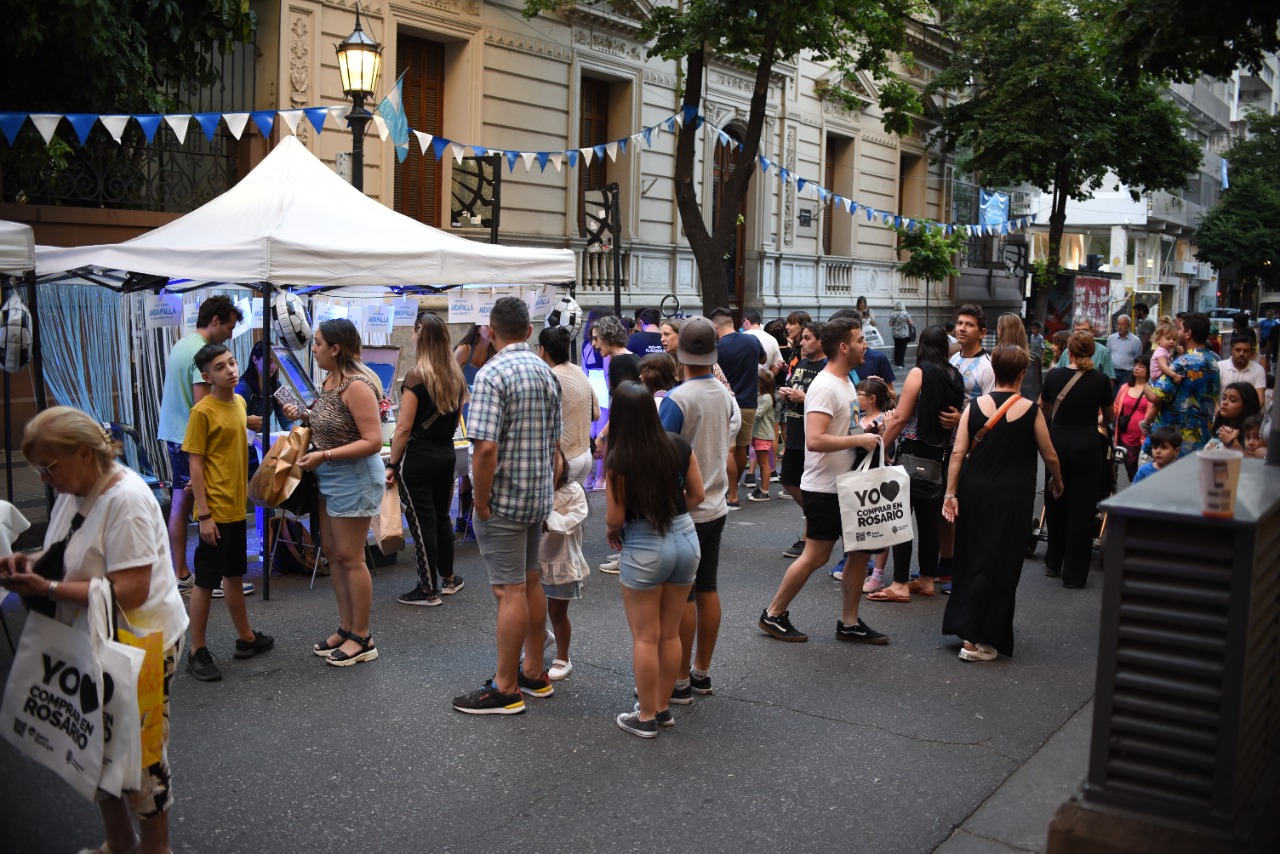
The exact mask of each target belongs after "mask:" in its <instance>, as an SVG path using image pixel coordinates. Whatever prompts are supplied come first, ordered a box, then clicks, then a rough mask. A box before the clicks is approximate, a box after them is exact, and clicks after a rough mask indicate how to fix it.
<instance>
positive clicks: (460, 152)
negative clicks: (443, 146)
mask: <svg viewBox="0 0 1280 854" xmlns="http://www.w3.org/2000/svg"><path fill="white" fill-rule="evenodd" d="M449 153H450V154H452V155H453V159H454V160H455V161H456V162H458V163H459V164H460V163H462V158H463V157H465V156H466V155H467V147H466V146H465V145H463V144H462V143H460V142H451V143H449Z"/></svg>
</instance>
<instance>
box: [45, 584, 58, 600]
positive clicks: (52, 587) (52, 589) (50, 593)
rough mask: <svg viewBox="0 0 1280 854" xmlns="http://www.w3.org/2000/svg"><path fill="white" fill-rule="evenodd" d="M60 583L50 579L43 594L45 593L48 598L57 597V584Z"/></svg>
mask: <svg viewBox="0 0 1280 854" xmlns="http://www.w3.org/2000/svg"><path fill="white" fill-rule="evenodd" d="M60 583H61V582H58V581H50V582H49V587H48V589H46V590H45V591H44V595H45V596H47V597H49V598H50V599H57V598H58V596H57V594H58V585H59V584H60Z"/></svg>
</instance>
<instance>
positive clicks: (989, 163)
mask: <svg viewBox="0 0 1280 854" xmlns="http://www.w3.org/2000/svg"><path fill="white" fill-rule="evenodd" d="M946 8H947V14H946V16H945V18H944V20H945V22H946V30H947V32H948V34H949V35H950V36H951V38H952V39H953V40H954V41H955V42H956V44H957V48H956V50H955V52H954V54H953V55H952V60H951V63H950V65H949V66H948V67H947V69H946V70H945V71H944V72H943V73H942V74H941V75H939V76H938V77H936V78H935V79H934V80H933V81H931V83H930V91H932V92H956V93H959V94H960V96H961V98H960V100H957V101H954V102H952V103H950V104H948V105H946V106H945V107H944V108H943V109H942V115H941V128H940V130H939V133H938V135H937V137H936V140H937V143H938V145H939V147H940V148H941V150H942V151H943V152H958V153H959V155H960V165H961V167H962V168H965V169H967V170H968V171H970V172H972V173H973V174H974V176H975V177H976V178H977V180H978V182H979V183H983V184H987V185H1010V184H1021V183H1027V184H1031V185H1032V186H1035V187H1038V188H1039V189H1040V190H1041V191H1042V192H1045V193H1052V197H1051V198H1052V203H1051V206H1050V211H1049V223H1048V224H1049V241H1048V242H1049V253H1048V254H1049V257H1048V259H1047V260H1048V263H1049V270H1048V273H1049V275H1048V276H1047V280H1048V281H1053V280H1054V279H1055V278H1056V276H1057V270H1058V266H1059V253H1060V250H1061V245H1062V234H1063V231H1064V228H1065V225H1066V219H1067V200H1068V199H1077V200H1085V199H1089V198H1091V197H1092V195H1093V193H1094V191H1096V190H1098V189H1100V188H1101V187H1102V186H1103V185H1104V183H1106V182H1107V181H1108V180H1110V181H1113V182H1115V183H1116V184H1117V185H1124V186H1127V187H1128V188H1129V191H1130V193H1131V194H1132V195H1133V196H1134V198H1135V199H1136V198H1138V197H1139V192H1140V191H1151V190H1164V189H1171V188H1180V187H1184V186H1186V184H1187V178H1188V176H1189V175H1190V174H1191V173H1192V172H1194V171H1195V170H1196V169H1197V168H1198V167H1199V164H1200V150H1199V148H1198V147H1197V146H1196V144H1195V143H1193V142H1192V141H1190V140H1188V139H1187V138H1186V136H1185V132H1184V129H1185V123H1186V118H1185V117H1184V116H1183V114H1182V113H1181V112H1180V111H1179V110H1178V108H1177V107H1176V106H1175V105H1174V104H1173V103H1172V102H1170V101H1169V100H1168V99H1166V98H1165V97H1164V93H1163V89H1162V87H1161V86H1159V85H1157V84H1156V83H1155V82H1153V81H1150V80H1148V79H1145V78H1143V79H1140V80H1138V81H1136V82H1134V81H1132V80H1129V79H1126V78H1125V77H1124V76H1123V75H1122V74H1121V73H1120V71H1119V70H1118V69H1117V68H1115V67H1112V66H1110V65H1108V64H1107V63H1106V61H1105V59H1104V56H1103V54H1102V53H1101V52H1099V51H1097V50H1094V49H1093V48H1092V47H1091V45H1094V44H1096V43H1097V42H1098V41H1099V40H1100V38H1101V36H1102V35H1103V34H1102V32H1101V31H1100V29H1099V25H1098V23H1097V22H1096V21H1095V20H1093V19H1091V18H1089V17H1087V16H1081V15H1080V14H1078V11H1077V9H1076V7H1075V5H1073V4H1071V3H1069V2H1067V0H952V2H949V3H948V4H947V7H946ZM1047 300H1048V292H1047V290H1045V289H1038V290H1037V291H1036V293H1035V295H1034V305H1033V307H1032V314H1031V316H1032V317H1040V316H1042V315H1043V314H1044V311H1045V308H1046V304H1047Z"/></svg>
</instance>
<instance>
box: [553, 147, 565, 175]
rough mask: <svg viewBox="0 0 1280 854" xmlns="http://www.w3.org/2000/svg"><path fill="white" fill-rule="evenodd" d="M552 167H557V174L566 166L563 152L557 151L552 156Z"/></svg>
mask: <svg viewBox="0 0 1280 854" xmlns="http://www.w3.org/2000/svg"><path fill="white" fill-rule="evenodd" d="M551 165H552V166H554V167H556V171H557V172H559V171H560V169H561V167H563V166H564V152H563V151H557V152H556V153H555V154H553V155H551Z"/></svg>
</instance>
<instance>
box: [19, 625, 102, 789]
mask: <svg viewBox="0 0 1280 854" xmlns="http://www.w3.org/2000/svg"><path fill="white" fill-rule="evenodd" d="M0 733H2V734H3V735H4V737H5V739H6V740H7V741H8V742H9V743H10V744H12V745H13V746H14V747H16V748H17V749H18V752H20V753H22V754H24V755H26V756H27V757H28V758H30V759H34V760H35V761H36V762H39V763H40V764H41V765H43V766H45V767H46V768H48V769H49V770H51V771H53V772H54V773H55V774H57V775H58V776H59V777H61V778H62V779H63V780H66V781H67V783H68V785H70V786H71V788H72V789H74V790H75V791H76V792H77V793H78V794H79V795H80V796H81V797H83V798H86V799H89V800H92V799H93V796H94V793H95V792H96V791H97V790H98V778H99V777H101V776H102V744H103V741H102V668H101V667H100V666H99V664H98V657H97V655H96V653H95V651H94V646H93V642H92V640H91V639H90V637H89V629H88V625H87V624H86V622H85V621H83V620H81V621H79V622H77V623H76V625H74V626H68V625H67V624H66V623H62V622H59V621H58V620H55V619H52V618H50V617H46V616H44V615H42V614H38V613H36V612H34V611H33V612H31V613H30V614H28V615H27V624H26V627H25V628H23V630H22V639H21V640H20V641H19V642H18V650H17V652H16V653H15V654H14V659H13V667H12V669H11V670H10V671H9V680H8V682H7V683H6V684H5V689H4V702H3V703H2V704H0Z"/></svg>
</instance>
